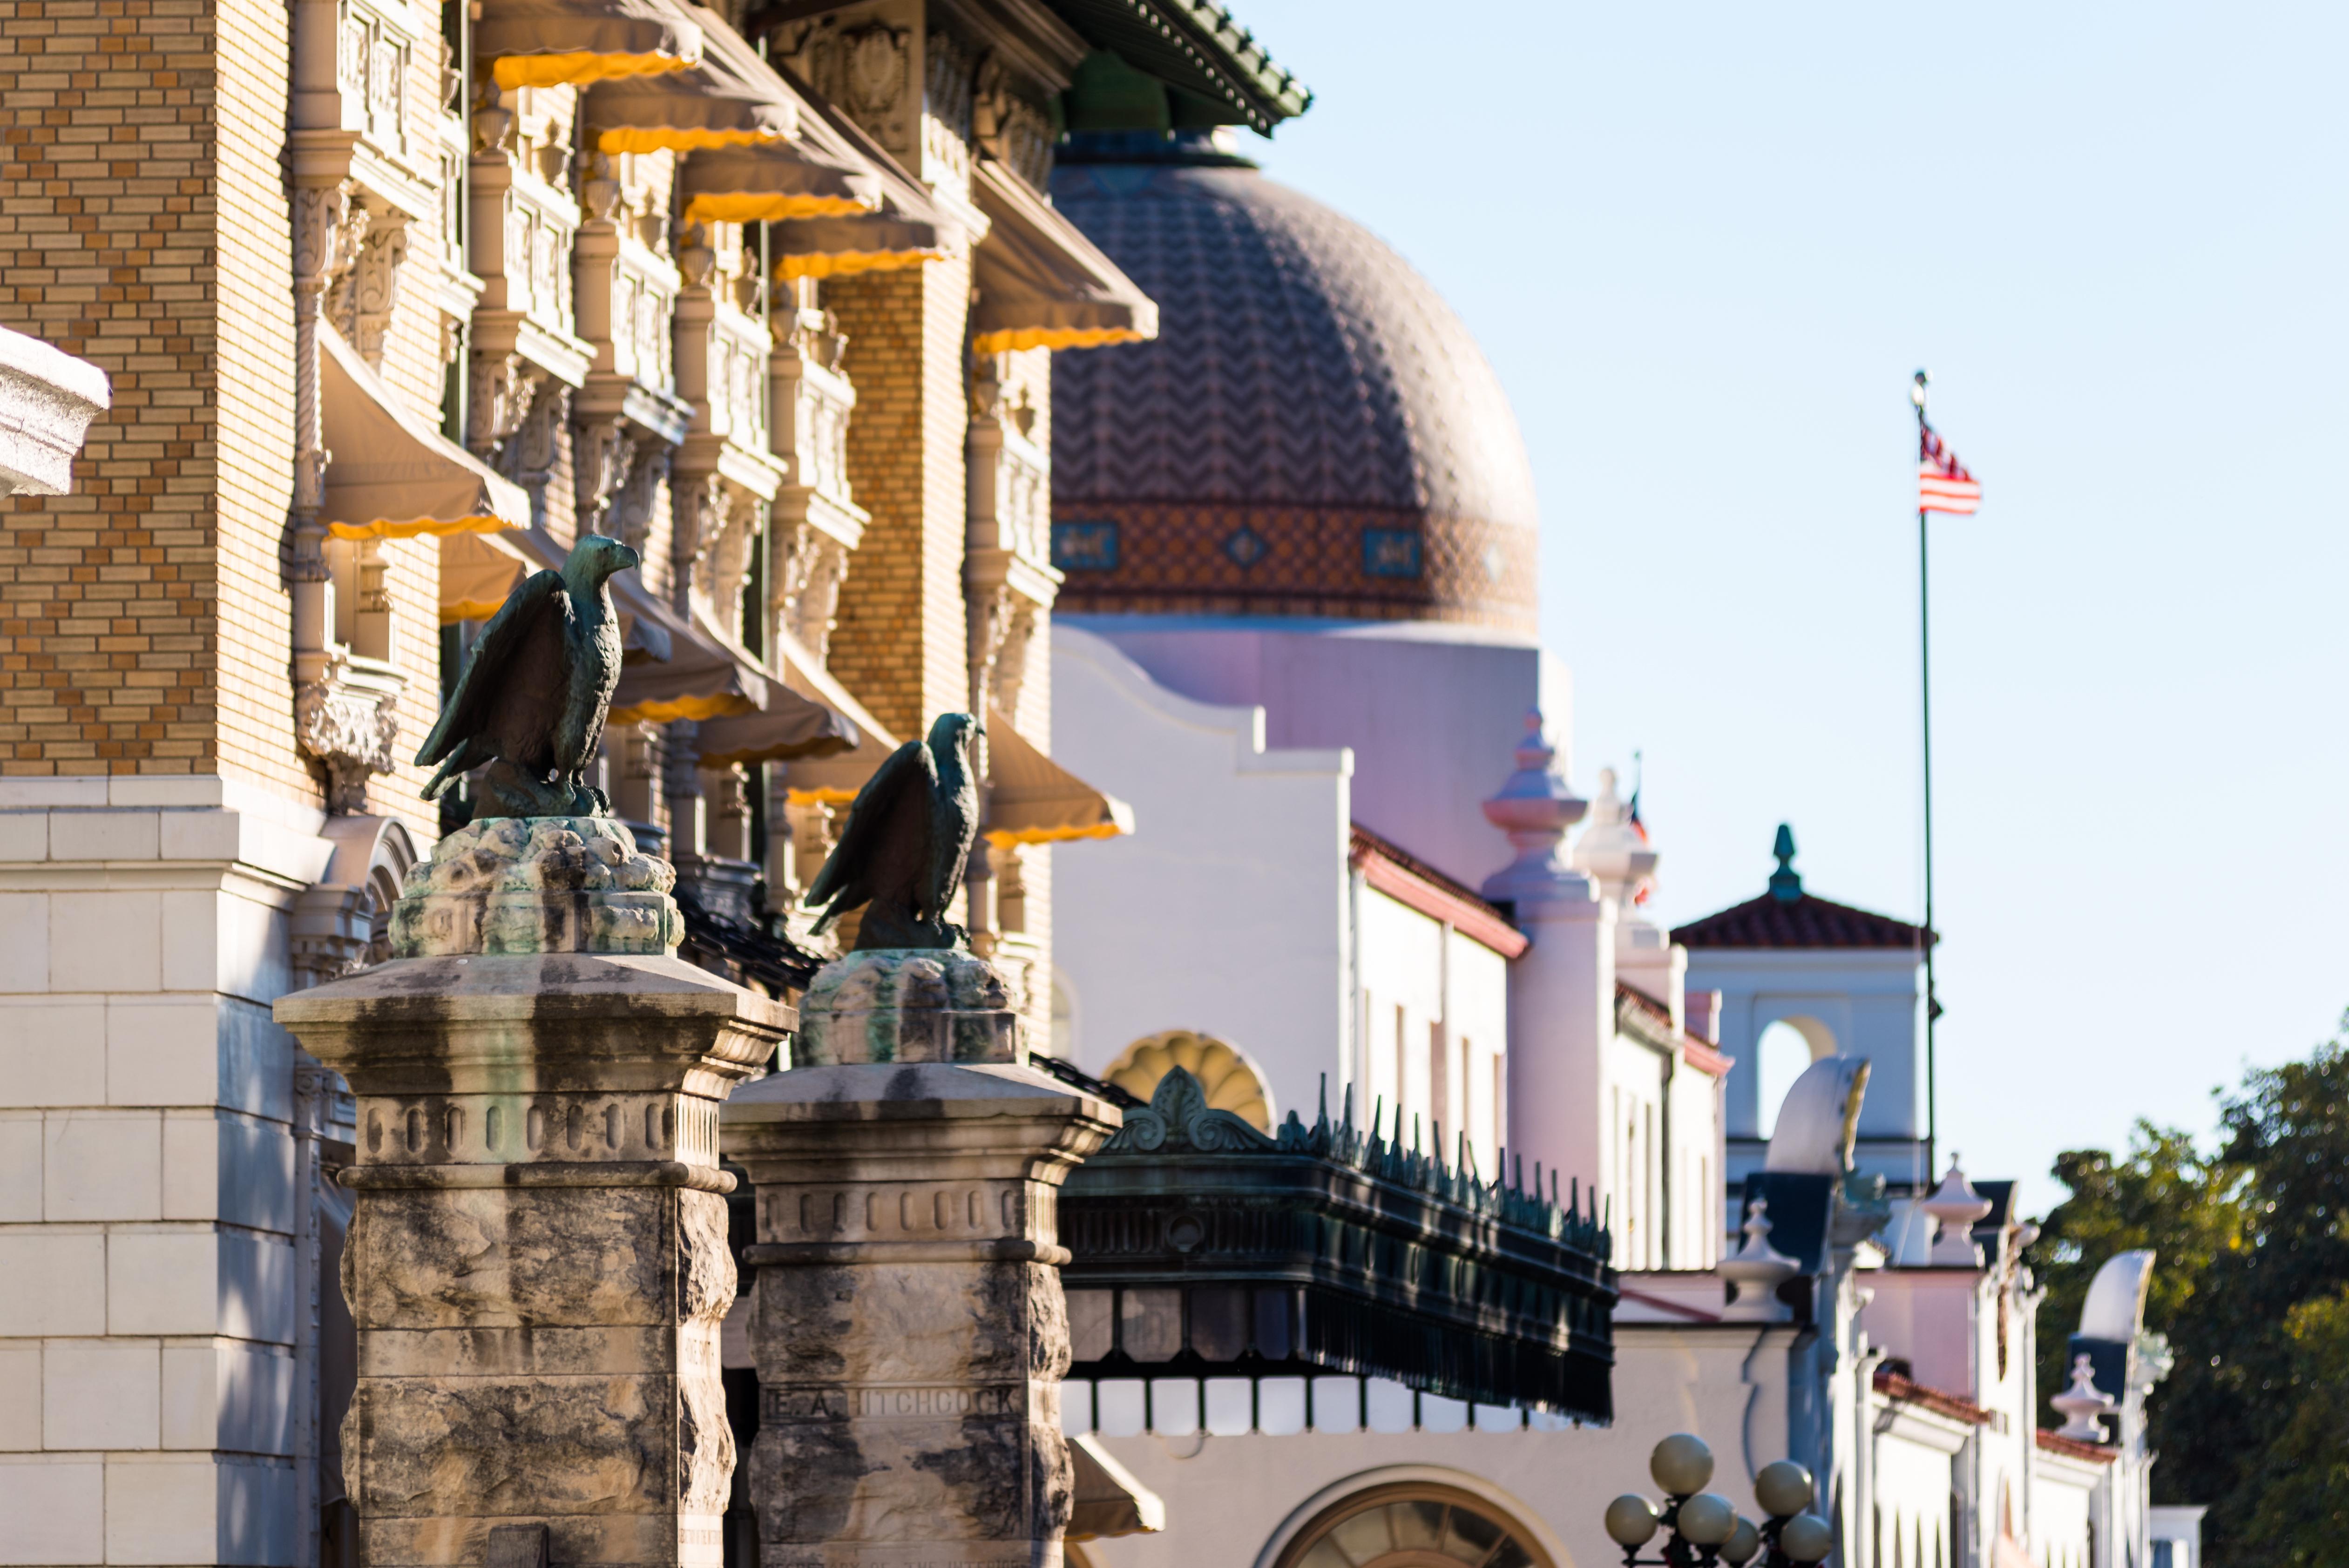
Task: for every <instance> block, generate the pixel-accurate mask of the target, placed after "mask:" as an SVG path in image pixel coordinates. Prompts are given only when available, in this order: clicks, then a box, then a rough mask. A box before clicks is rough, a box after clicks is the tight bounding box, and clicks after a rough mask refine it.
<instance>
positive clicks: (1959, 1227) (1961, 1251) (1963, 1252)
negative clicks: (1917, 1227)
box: [1918, 1150, 1992, 1269]
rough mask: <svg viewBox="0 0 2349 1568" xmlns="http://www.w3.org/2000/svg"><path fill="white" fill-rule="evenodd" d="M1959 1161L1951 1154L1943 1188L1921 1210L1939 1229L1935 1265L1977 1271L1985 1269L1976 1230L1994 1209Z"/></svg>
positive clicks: (1934, 1258)
mask: <svg viewBox="0 0 2349 1568" xmlns="http://www.w3.org/2000/svg"><path fill="white" fill-rule="evenodd" d="M1959 1159H1960V1156H1959V1155H1958V1154H1957V1152H1956V1151H1955V1150H1952V1151H1951V1154H1950V1169H1949V1171H1948V1173H1947V1174H1945V1175H1944V1176H1942V1178H1941V1184H1940V1186H1938V1187H1936V1188H1934V1189H1933V1192H1932V1195H1931V1196H1930V1197H1929V1198H1927V1199H1926V1200H1925V1201H1924V1202H1922V1203H1920V1204H1919V1205H1918V1207H1919V1208H1920V1209H1922V1210H1924V1211H1925V1212H1927V1213H1929V1214H1930V1215H1932V1216H1933V1218H1934V1220H1935V1221H1936V1222H1939V1224H1940V1235H1939V1236H1937V1237H1936V1238H1935V1239H1934V1242H1933V1253H1932V1259H1931V1262H1932V1264H1933V1265H1934V1266H1935V1267H1937V1268H1969V1269H1978V1268H1980V1267H1982V1248H1980V1247H1978V1246H1976V1245H1975V1244H1974V1226H1975V1225H1976V1224H1978V1223H1980V1222H1982V1221H1983V1220H1987V1219H1988V1218H1990V1212H1991V1209H1992V1203H1991V1201H1990V1200H1989V1199H1987V1198H1985V1197H1983V1196H1982V1194H1981V1193H1980V1192H1977V1191H1974V1184H1973V1183H1972V1182H1971V1181H1968V1180H1966V1173H1965V1170H1964V1168H1963V1167H1962V1166H1961V1165H1960V1164H1959Z"/></svg>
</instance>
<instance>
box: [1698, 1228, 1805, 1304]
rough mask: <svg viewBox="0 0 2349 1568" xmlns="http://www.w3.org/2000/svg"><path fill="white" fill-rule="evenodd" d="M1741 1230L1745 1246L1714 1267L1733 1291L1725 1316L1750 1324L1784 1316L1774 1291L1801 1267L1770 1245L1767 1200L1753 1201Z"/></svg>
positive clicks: (1801, 1269)
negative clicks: (1747, 1321) (1743, 1320)
mask: <svg viewBox="0 0 2349 1568" xmlns="http://www.w3.org/2000/svg"><path fill="white" fill-rule="evenodd" d="M1741 1228H1742V1229H1743V1230H1744V1233H1745V1244H1744V1246H1742V1247H1740V1248H1738V1249H1737V1251H1736V1252H1735V1253H1732V1254H1731V1255H1730V1256H1728V1257H1725V1258H1723V1259H1722V1260H1721V1262H1720V1263H1719V1264H1715V1265H1714V1272H1716V1273H1717V1274H1720V1275H1721V1277H1722V1278H1723V1279H1725V1280H1727V1281H1729V1282H1730V1283H1731V1284H1733V1285H1735V1286H1736V1287H1737V1299H1736V1300H1735V1301H1733V1302H1732V1303H1731V1304H1730V1305H1729V1311H1728V1314H1727V1315H1729V1316H1731V1317H1733V1318H1741V1319H1749V1320H1754V1321H1760V1320H1765V1319H1776V1318H1778V1317H1782V1316H1785V1315H1787V1314H1786V1310H1785V1305H1784V1304H1783V1303H1781V1302H1780V1301H1779V1300H1778V1287H1779V1286H1780V1285H1782V1284H1785V1283H1786V1281H1788V1280H1790V1279H1792V1278H1794V1277H1795V1275H1796V1274H1800V1273H1802V1272H1803V1265H1802V1264H1798V1263H1796V1262H1795V1260H1794V1259H1792V1258H1790V1257H1788V1256H1787V1255H1786V1254H1785V1253H1782V1252H1780V1251H1779V1250H1778V1249H1777V1248H1775V1247H1774V1246H1772V1245H1771V1244H1770V1231H1771V1224H1770V1200H1769V1199H1767V1198H1756V1199H1754V1205H1753V1207H1752V1208H1751V1209H1749V1210H1747V1211H1746V1214H1745V1223H1744V1226H1743V1227H1741Z"/></svg>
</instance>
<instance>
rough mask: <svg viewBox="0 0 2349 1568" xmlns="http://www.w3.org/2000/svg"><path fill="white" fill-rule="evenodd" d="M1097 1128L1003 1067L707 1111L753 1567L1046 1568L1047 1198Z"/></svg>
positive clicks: (807, 1074)
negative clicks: (733, 1229) (744, 1412)
mask: <svg viewBox="0 0 2349 1568" xmlns="http://www.w3.org/2000/svg"><path fill="white" fill-rule="evenodd" d="M916 1034H918V1031H916ZM898 1037H899V1038H904V1037H905V1035H903V1034H900V1035H899V1036H898ZM1116 1122H1117V1112H1116V1111H1115V1110H1114V1109H1111V1108H1110V1107H1108V1106H1106V1105H1104V1104H1102V1102H1100V1101H1098V1100H1095V1099H1091V1098H1090V1097H1087V1096H1084V1095H1081V1094H1078V1093H1075V1092H1074V1091H1072V1090H1070V1089H1068V1088H1065V1087H1063V1086H1061V1085H1060V1084H1058V1083H1056V1082H1055V1081H1053V1080H1051V1079H1050V1078H1046V1077H1044V1075H1042V1074H1041V1073H1039V1072H1035V1071H1033V1070H1031V1069H1030V1068H1024V1067H1019V1066H1014V1065H1010V1064H1008V1063H990V1064H987V1065H981V1066H972V1067H960V1066H955V1065H950V1064H947V1063H943V1062H929V1063H922V1064H901V1065H889V1064H885V1063H864V1064H843V1065H836V1066H823V1067H802V1068H793V1069H792V1070H791V1071H789V1072H785V1073H779V1074H777V1075H775V1076H774V1077H772V1078H764V1079H761V1080H760V1081H759V1082H757V1083H754V1084H751V1085H749V1086H747V1087H746V1088H743V1089H742V1090H741V1091H740V1093H738V1094H737V1095H736V1097H735V1099H734V1100H733V1101H732V1102H730V1104H729V1105H728V1106H727V1108H726V1110H725V1113H724V1141H725V1147H726V1150H727V1152H728V1154H730V1156H732V1157H733V1158H734V1159H736V1160H738V1161H741V1163H742V1164H743V1165H744V1166H745V1167H746V1168H747V1169H748V1170H749V1171H750V1178H751V1181H752V1184H753V1186H754V1187H755V1189H756V1192H757V1202H756V1205H755V1213H756V1215H757V1224H758V1242H757V1243H756V1244H755V1245H753V1246H752V1247H751V1248H750V1251H749V1253H747V1254H746V1256H747V1258H748V1260H749V1262H750V1264H752V1265H753V1266H754V1267H755V1268H756V1269H757V1271H758V1283H757V1293H758V1295H757V1302H756V1305H755V1308H754V1310H753V1312H752V1313H751V1315H750V1347H751V1351H752V1355H753V1357H754V1358H755V1359H756V1361H757V1363H758V1367H759V1381H760V1407H759V1409H760V1424H759V1436H758V1439H757V1441H756V1442H755V1443H754V1444H753V1445H752V1449H751V1453H750V1459H749V1461H748V1462H749V1479H750V1496H751V1499H752V1501H753V1502H754V1504H755V1506H756V1507H757V1509H758V1511H759V1519H760V1540H761V1554H762V1558H763V1560H764V1561H766V1562H768V1563H790V1564H802V1563H805V1564H816V1563H822V1564H825V1565H827V1568H833V1565H846V1564H874V1565H876V1568H877V1565H879V1564H883V1563H889V1564H902V1563H922V1562H929V1561H933V1560H936V1561H951V1562H954V1563H971V1564H988V1565H993V1564H1004V1565H1006V1568H1009V1565H1010V1564H1014V1563H1020V1564H1032V1563H1042V1562H1048V1561H1052V1560H1054V1559H1055V1557H1056V1555H1057V1553H1058V1550H1059V1545H1058V1543H1059V1542H1060V1539H1061V1535H1062V1534H1063V1533H1064V1532H1065V1530H1066V1527H1067V1522H1068V1518H1069V1510H1070V1505H1071V1485H1072V1483H1071V1480H1070V1470H1069V1460H1068V1453H1067V1444H1066V1439H1064V1437H1063V1436H1062V1434H1061V1413H1060V1387H1059V1384H1060V1378H1061V1376H1062V1375H1063V1374H1064V1373H1065V1372H1066V1371H1067V1368H1068V1364H1069V1338H1068V1315H1067V1310H1066V1307H1065V1305H1064V1303H1063V1300H1062V1296H1061V1282H1060V1274H1059V1270H1058V1268H1057V1266H1056V1264H1058V1263H1059V1262H1060V1261H1061V1259H1062V1258H1064V1257H1065V1256H1066V1254H1065V1253H1062V1252H1061V1249H1060V1246H1059V1243H1058V1239H1057V1237H1056V1235H1055V1233H1054V1226H1053V1218H1052V1216H1053V1212H1054V1206H1053V1202H1052V1190H1053V1189H1054V1188H1055V1187H1057V1186H1058V1185H1059V1183H1060V1181H1061V1178H1062V1177H1063V1176H1064V1175H1065V1174H1066V1172H1067V1171H1068V1170H1069V1168H1070V1167H1071V1166H1072V1165H1074V1164H1075V1163H1076V1162H1077V1161H1079V1160H1081V1158H1082V1157H1083V1156H1084V1155H1085V1154H1087V1153H1089V1152H1091V1151H1092V1150H1093V1149H1094V1148H1096V1147H1098V1146H1099V1144H1100V1142H1101V1140H1102V1139H1103V1138H1105V1137H1107V1136H1108V1134H1109V1132H1110V1131H1111V1130H1112V1129H1113V1128H1114V1127H1115V1125H1116Z"/></svg>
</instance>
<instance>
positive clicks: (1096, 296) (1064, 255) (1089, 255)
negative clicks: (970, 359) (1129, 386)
mask: <svg viewBox="0 0 2349 1568" xmlns="http://www.w3.org/2000/svg"><path fill="white" fill-rule="evenodd" d="M971 195H972V197H973V198H974V199H975V200H976V201H978V208H979V211H982V212H985V213H986V214H987V217H988V231H987V237H986V238H985V239H983V240H981V241H980V242H978V249H977V251H976V252H974V253H973V254H972V256H971V287H972V288H973V289H975V290H976V291H977V293H978V303H977V304H974V305H972V307H971V312H970V325H971V334H972V336H971V348H972V349H973V351H974V352H977V353H979V354H1000V353H1004V352H1006V351H1008V350H1011V349H1019V348H1093V347H1098V346H1102V345H1103V344H1112V343H1140V342H1143V341H1144V340H1146V339H1149V338H1153V337H1155V336H1157V335H1158V306H1157V304H1155V303H1154V302H1153V301H1152V299H1151V298H1150V296H1149V295H1147V294H1143V292H1142V290H1141V288H1140V286H1139V285H1137V284H1135V283H1134V282H1133V279H1131V278H1129V277H1127V276H1126V275H1125V274H1124V273H1123V272H1120V271H1119V270H1118V266H1117V263H1115V262H1112V261H1111V260H1110V259H1109V257H1108V256H1106V255H1104V254H1102V251H1101V249H1100V247H1098V246H1096V245H1095V244H1094V243H1093V242H1092V241H1091V240H1088V239H1086V238H1085V236H1084V234H1083V233H1082V232H1081V231H1079V229H1078V228H1077V226H1076V225H1075V224H1074V223H1071V222H1069V221H1068V219H1066V218H1064V217H1062V216H1061V214H1060V213H1059V212H1058V211H1055V210H1054V209H1053V208H1052V207H1051V205H1050V203H1048V202H1047V201H1045V200H1044V199H1043V198H1042V197H1040V196H1039V195H1037V194H1036V192H1035V191H1031V190H1030V189H1029V188H1028V184H1027V181H1023V180H1021V179H1020V178H1019V176H1018V175H1016V174H1014V173H1012V172H1011V171H1010V170H1008V169H1006V168H1004V167H1003V165H1002V164H1000V163H998V162H997V161H996V160H994V159H992V158H988V157H983V156H982V157H981V158H980V159H979V160H978V167H977V168H976V169H975V170H973V173H972V178H971Z"/></svg>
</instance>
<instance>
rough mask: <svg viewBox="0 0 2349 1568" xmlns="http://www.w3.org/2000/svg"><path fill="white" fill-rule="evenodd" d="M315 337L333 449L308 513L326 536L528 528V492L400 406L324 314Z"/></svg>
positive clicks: (376, 536)
mask: <svg viewBox="0 0 2349 1568" xmlns="http://www.w3.org/2000/svg"><path fill="white" fill-rule="evenodd" d="M318 344H319V346H320V347H321V348H322V349H324V350H325V352H324V353H323V354H321V355H320V356H319V358H320V361H321V370H322V374H321V376H320V377H319V391H320V397H319V417H320V419H321V422H322V423H323V425H324V427H325V428H324V431H323V434H324V436H325V440H326V450H327V451H328V452H330V453H332V454H333V457H332V459H331V460H330V461H329V462H328V463H327V465H326V500H325V502H324V504H323V505H322V506H320V508H319V509H318V520H319V521H321V522H323V523H325V524H326V531H327V532H328V533H330V534H332V535H333V536H334V537H336V539H413V538H415V537H417V536H418V535H419V534H432V535H435V536H440V537H446V536H448V535H450V534H466V533H494V532H497V531H502V530H505V529H512V528H526V527H528V526H529V524H530V497H529V496H528V495H527V494H525V493H524V492H523V488H522V487H521V486H520V485H517V484H515V483H513V482H512V480H507V479H504V478H502V477H501V476H500V475H498V474H497V473H495V472H493V471H492V470H491V469H490V468H489V467H488V466H487V465H486V464H484V463H483V462H482V461H481V459H479V458H476V457H475V456H473V454H472V453H471V452H469V451H467V450H465V449H464V448H462V447H460V446H459V445H457V443H456V442H454V441H452V440H450V439H449V438H447V437H446V436H443V435H442V434H441V433H440V431H438V430H436V429H434V428H432V427H431V426H430V425H429V424H428V423H426V422H425V420H424V419H423V418H421V417H419V415H417V414H416V413H415V412H413V411H412V410H410V409H409V408H408V407H405V406H404V405H403V404H402V403H401V402H400V400H399V397H398V395H397V394H395V393H394V392H392V391H391V389H390V388H389V387H386V386H385V385H384V384H383V382H382V381H381V380H380V379H378V377H377V376H376V373H375V371H374V369H373V367H372V366H369V365H368V364H367V360H366V359H365V358H364V357H362V356H360V354H359V351H358V350H357V349H356V348H353V347H352V346H350V345H349V344H348V343H346V342H345V341H344V340H343V335H342V334H340V333H338V332H336V330H335V329H334V327H333V326H332V325H329V324H327V323H326V322H324V321H321V322H320V323H319V324H318ZM500 597H501V598H502V597H503V594H501V595H500Z"/></svg>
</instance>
